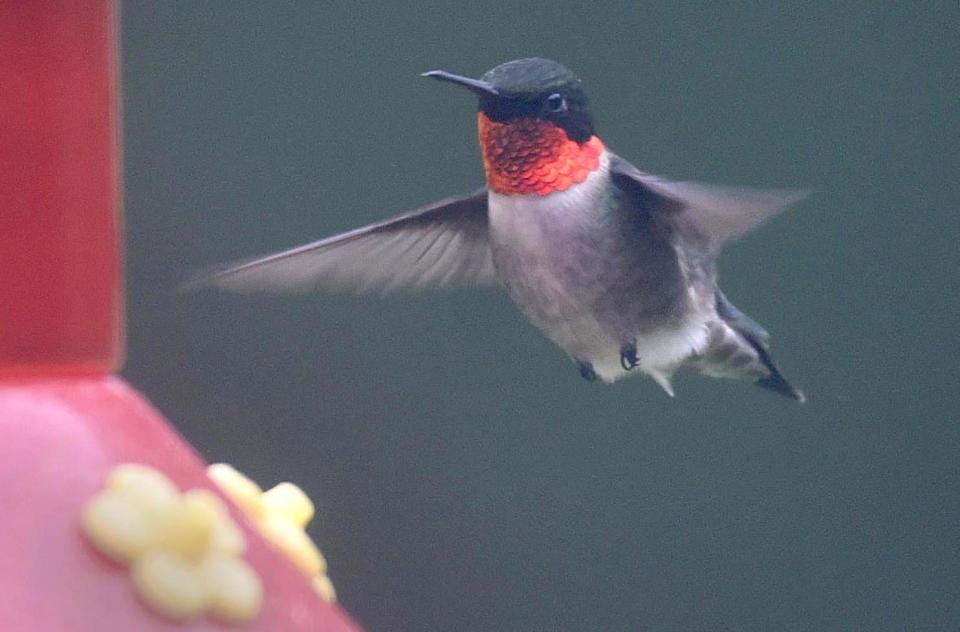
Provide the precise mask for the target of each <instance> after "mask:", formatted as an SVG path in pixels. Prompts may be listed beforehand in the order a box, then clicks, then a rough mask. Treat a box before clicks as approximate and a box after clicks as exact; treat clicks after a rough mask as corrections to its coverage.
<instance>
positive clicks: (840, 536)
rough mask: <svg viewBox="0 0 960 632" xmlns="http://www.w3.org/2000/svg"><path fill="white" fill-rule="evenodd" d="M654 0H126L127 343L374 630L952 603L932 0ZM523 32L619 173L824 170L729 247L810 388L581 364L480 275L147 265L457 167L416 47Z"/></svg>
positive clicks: (464, 121) (357, 208) (316, 231)
mask: <svg viewBox="0 0 960 632" xmlns="http://www.w3.org/2000/svg"><path fill="white" fill-rule="evenodd" d="M679 5H680V3H657V4H650V5H646V4H643V5H641V4H638V3H634V2H616V1H615V0H603V1H600V2H596V3H570V2H552V3H549V4H544V5H541V6H538V7H532V6H529V4H528V3H525V2H497V3H483V2H476V3H448V4H444V3H418V4H416V5H415V6H414V5H410V4H408V3H395V4H394V3H385V2H353V3H337V4H331V3H326V2H299V3H290V2H272V3H262V2H256V3H255V2H237V3H234V2H190V3H186V2H184V3H173V2H164V3H155V2H145V1H132V0H131V1H127V2H124V3H123V64H124V66H123V84H124V108H125V129H124V135H125V152H126V176H125V177H126V209H127V210H126V224H127V236H128V242H127V248H128V253H127V260H128V283H129V314H128V322H129V359H128V362H127V365H126V369H125V371H124V374H125V375H126V376H127V377H128V378H129V379H130V380H131V381H132V382H133V383H134V384H135V385H137V386H138V387H140V388H141V389H142V390H143V391H144V392H146V394H147V395H148V396H149V397H151V398H152V400H153V401H154V402H155V403H156V404H157V406H158V407H159V408H160V409H162V410H163V411H164V412H165V413H166V414H167V415H169V417H170V418H171V419H173V420H174V421H175V422H176V423H177V424H178V425H179V427H180V428H181V430H182V432H183V433H184V434H185V435H186V437H187V438H188V439H189V440H191V441H192V442H193V443H194V444H195V445H196V446H197V448H198V449H199V450H200V451H201V452H202V453H203V454H204V455H205V456H206V457H207V458H208V459H210V460H226V461H229V462H230V463H233V464H234V465H236V466H237V467H238V468H240V469H241V470H243V471H244V472H246V473H248V474H249V475H251V476H252V477H253V478H255V479H256V480H258V481H259V482H261V483H263V484H265V485H270V484H273V483H275V482H277V481H279V480H284V479H289V480H292V481H295V482H296V483H298V484H300V485H301V486H302V487H303V488H304V489H306V490H307V492H308V493H309V494H310V496H311V497H312V498H313V499H314V500H315V501H316V503H317V506H318V512H319V516H318V518H317V519H316V522H315V524H314V525H313V526H312V527H311V533H312V534H313V536H314V537H315V538H316V539H317V541H318V542H319V543H320V545H321V547H322V549H323V551H324V552H325V553H326V554H327V556H328V558H329V560H330V565H331V570H330V574H331V576H332V578H333V580H334V582H335V584H336V586H337V588H338V590H339V592H340V595H341V599H342V603H343V604H344V605H345V607H346V608H347V609H348V610H349V611H350V612H351V613H352V614H353V615H354V616H355V617H356V618H357V619H358V620H359V621H360V622H361V623H362V624H364V625H365V626H367V627H368V628H369V629H370V630H371V631H381V630H458V631H473V630H687V631H692V630H872V631H874V630H947V629H957V628H958V625H960V624H958V621H960V578H958V575H960V570H958V569H960V538H958V524H960V492H958V483H960V423H958V422H960V395H958V380H957V358H958V354H960V333H958V318H957V312H958V307H960V248H958V238H960V221H958V212H960V195H958V187H957V179H958V177H957V174H958V172H960V160H958V149H957V144H958V139H960V129H958V114H960V112H958V97H960V85H958V79H957V67H958V62H960V56H958V47H960V44H958V41H960V40H958V37H957V25H958V24H960V5H958V4H957V3H956V2H949V3H948V2H942V3H916V4H908V3H898V4H895V3H880V2H861V3H855V2H848V3H835V2H826V1H819V2H811V3H794V6H792V7H790V6H786V5H785V4H784V3H729V4H728V3H718V4H710V5H709V6H707V3H700V4H695V5H690V4H687V5H685V6H679ZM531 55H539V56H546V57H550V58H555V59H557V60H559V61H561V62H563V63H565V64H566V65H568V66H569V67H571V68H572V69H573V70H574V71H575V72H577V73H578V74H579V75H580V76H581V77H582V78H583V80H584V82H585V86H586V88H587V90H588V92H589V94H590V95H591V98H592V101H593V106H594V112H595V115H596V120H597V126H598V131H599V133H600V134H601V136H602V137H603V138H604V139H605V141H606V142H607V144H608V145H609V146H610V147H611V148H613V149H614V150H615V151H617V152H618V153H620V154H622V155H623V156H625V157H627V158H628V159H630V160H632V161H634V162H635V163H636V164H637V165H638V166H640V167H641V168H643V169H645V170H647V171H652V172H655V173H662V174H667V175H670V176H674V177H678V178H691V179H699V180H706V181H715V182H720V183H730V184H756V185H766V186H791V185H802V186H811V187H814V188H816V189H817V193H816V195H815V196H814V197H812V198H811V199H809V200H808V201H806V202H804V203H803V204H802V205H800V206H799V207H797V208H796V209H795V210H793V211H791V212H790V213H789V214H788V215H786V216H784V217H782V218H780V219H779V220H777V221H776V222H774V223H772V224H771V225H769V226H767V227H765V228H764V229H762V230H761V231H760V232H759V233H757V234H755V235H753V236H752V237H750V238H748V239H747V240H745V241H742V242H740V243H738V244H735V245H734V246H733V247H731V248H730V249H729V250H728V251H727V253H726V256H725V257H724V259H723V260H722V265H721V271H722V279H723V286H724V288H725V290H726V292H727V294H728V295H729V296H730V297H731V298H732V300H734V301H735V302H736V303H737V305H738V306H740V307H741V308H742V309H744V310H745V311H747V312H748V313H749V314H751V315H753V316H754V317H755V318H757V319H758V320H759V321H760V322H761V323H763V324H764V325H765V326H767V327H768V328H769V329H770V330H771V332H772V333H773V336H774V338H773V345H774V347H773V349H774V354H775V357H776V358H777V359H778V360H779V362H780V364H781V365H782V368H783V369H784V371H785V372H786V373H787V375H788V376H790V377H791V378H793V379H794V380H795V381H796V382H797V384H798V385H800V386H801V387H803V388H804V390H805V391H806V392H807V394H808V397H809V403H807V404H806V405H803V406H801V405H797V404H796V403H794V402H791V401H788V400H786V399H780V398H777V397H775V396H772V395H770V394H768V393H766V392H763V391H761V390H760V389H756V388H754V387H752V386H751V385H749V384H747V383H738V382H729V381H717V380H707V379H702V378H698V377H695V376H693V375H684V376H680V379H678V380H677V383H676V389H677V395H678V396H677V398H676V399H675V400H670V399H669V398H667V397H666V396H665V395H664V394H663V393H662V392H660V390H659V389H658V387H657V386H656V385H655V384H654V383H653V382H652V381H649V380H641V379H630V380H625V381H623V382H620V383H618V384H616V385H614V386H603V385H598V384H588V383H587V382H584V381H583V380H582V379H580V377H579V376H578V375H577V372H576V370H575V369H574V368H573V367H572V366H571V365H570V363H569V362H568V360H567V358H566V357H565V356H564V355H563V354H562V353H561V352H560V351H558V350H557V349H556V348H554V347H553V346H552V344H550V343H549V342H548V341H547V340H546V339H545V338H544V337H542V336H541V335H540V334H539V333H538V332H537V331H536V330H535V329H534V328H533V327H532V326H531V325H529V324H528V323H527V322H526V321H525V320H524V319H523V318H522V317H521V316H520V315H519V313H518V312H517V311H516V310H515V309H514V308H513V306H512V304H511V303H510V302H509V300H508V299H507V298H506V297H505V296H503V295H501V294H499V293H497V292H496V291H492V290H486V291H473V292H471V291H451V292H436V293H425V294H421V295H415V296H392V297H387V298H379V297H376V296H370V297H352V296H346V295H311V296H299V297H287V298H283V297H271V296H231V295H226V294H218V293H216V292H206V293H201V294H194V295H180V294H177V293H176V286H177V284H178V283H180V282H182V281H183V280H184V279H185V278H187V277H188V276H189V274H190V273H191V272H192V271H194V270H195V269H196V268H198V267H202V266H205V265H208V264H212V263H217V262H223V261H230V260H234V259H237V258H242V257H247V256H250V255H255V254H262V253H265V252H268V251H271V250H275V249H280V248H285V247H289V246H293V245H297V244H300V243H302V242H306V241H310V240H313V239H316V238H319V237H321V236H324V235H327V234H329V233H332V232H334V231H339V230H342V229H347V228H351V227H354V226H357V225H360V224H363V223H366V222H370V221H374V220H378V219H383V218H386V217H389V216H391V215H393V214H396V213H398V212H399V211H402V210H406V209H410V208H413V207H416V206H418V205H420V204H423V203H426V202H428V201H431V200H433V199H435V198H438V197H441V196H445V195H449V194H453V193H457V192H461V191H466V190H469V189H471V188H472V187H475V186H477V185H478V184H480V183H481V182H482V177H483V174H482V168H481V163H480V158H479V153H478V150H477V147H476V139H475V136H476V130H475V108H476V106H475V102H474V100H473V99H472V98H471V97H470V96H469V95H467V94H465V93H463V92H462V91H459V90H456V89H454V88H451V87H449V86H442V85H440V84H437V83H435V82H430V81H428V80H426V79H421V78H420V77H418V73H420V72H422V71H425V70H429V69H433V68H445V69H447V70H451V71H454V72H459V73H463V74H468V75H472V76H478V75H479V74H481V73H482V72H483V71H485V70H486V69H488V68H489V67H492V66H494V65H496V64H498V63H500V62H503V61H506V60H509V59H512V58H516V57H525V56H531Z"/></svg>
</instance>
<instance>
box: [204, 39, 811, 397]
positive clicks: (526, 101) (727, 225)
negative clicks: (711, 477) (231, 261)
mask: <svg viewBox="0 0 960 632" xmlns="http://www.w3.org/2000/svg"><path fill="white" fill-rule="evenodd" d="M423 76H426V77H432V78H434V79H438V80H440V81H445V82H449V83H453V84H457V85H459V86H462V87H464V88H466V89H467V90H470V91H471V92H472V93H473V94H474V95H476V97H477V98H478V99H479V113H478V122H479V136H480V149H481V152H482V154H483V165H484V169H485V171H486V181H487V185H486V186H485V187H484V188H482V189H479V190H477V191H474V192H473V193H469V194H467V195H462V196H458V197H451V198H447V199H443V200H440V201H438V202H434V203H433V204H429V205H427V206H425V207H423V208H420V209H418V210H415V211H413V212H410V213H407V214H405V215H401V216H399V217H396V218H394V219H389V220H386V221H384V222H381V223H377V224H372V225H370V226H364V227H362V228H357V229H355V230H352V231H349V232H346V233H342V234H340V235H334V236H332V237H328V238H326V239H322V240H320V241H316V242H313V243H309V244H306V245H303V246H300V247H299V248H294V249H292V250H287V251H284V252H279V253H276V254H272V255H269V256H266V257H263V258H259V259H254V260H251V261H247V262H243V263H239V264H235V265H233V266H230V267H227V268H224V269H222V270H220V271H218V272H214V273H212V274H209V275H207V276H205V277H203V278H202V279H200V281H199V284H200V285H213V286H217V287H221V288H225V289H229V290H245V291H248V290H274V291H277V290H281V291H303V290H311V289H318V288H327V289H333V288H339V289H344V288H349V289H355V290H368V289H375V288H379V289H382V290H388V291H389V290H398V289H403V288H423V287H432V286H454V285H480V284H495V283H499V284H500V285H501V286H502V287H503V288H504V289H505V290H506V291H507V293H508V294H509V295H510V297H511V298H512V299H513V300H514V302H515V303H516V304H517V306H518V307H519V308H520V311H522V312H523V313H524V314H525V315H526V316H527V318H529V319H530V320H531V321H532V322H533V324H535V325H536V326H537V327H539V328H540V329H541V330H543V332H544V333H545V334H546V335H547V336H549V337H550V339H551V340H553V341H554V342H555V343H556V344H557V345H558V346H559V347H560V348H561V349H563V351H565V352H566V353H567V355H568V356H569V357H570V358H571V359H572V361H573V363H574V364H575V366H576V367H577V369H578V371H579V372H580V375H581V376H582V377H583V378H585V379H587V380H590V381H593V380H596V378H598V377H599V378H600V379H601V380H603V381H605V382H613V381H614V380H617V379H619V378H621V377H623V376H625V375H628V374H630V373H631V372H632V371H634V370H635V369H636V370H638V371H640V372H643V373H646V374H648V375H650V376H651V377H652V378H653V379H654V380H656V382H657V383H658V384H659V385H660V386H661V387H662V388H663V389H664V390H665V391H666V392H667V393H668V394H669V395H671V396H673V388H672V386H671V383H670V379H671V376H672V374H673V373H674V371H676V370H677V369H678V368H680V367H682V366H692V367H694V368H697V369H699V370H700V371H701V372H702V373H704V374H706V375H710V376H714V377H735V378H747V379H751V380H754V381H755V382H756V383H757V384H758V385H759V386H762V387H764V388H767V389H770V390H772V391H774V392H776V393H779V394H781V395H785V396H787V397H791V398H793V399H796V400H799V401H803V400H804V396H803V394H802V393H801V392H800V391H799V390H798V389H796V388H794V387H793V386H792V385H791V384H790V383H789V382H788V381H787V380H786V379H785V378H784V377H783V375H782V374H781V373H780V371H779V370H778V369H777V367H776V366H775V365H774V363H773V361H772V360H771V358H770V355H769V353H768V350H767V349H768V345H767V342H768V334H767V332H766V331H765V330H764V329H763V328H762V327H761V326H760V325H758V324H757V323H756V322H754V321H753V320H752V319H751V318H749V317H748V316H747V315H745V314H744V313H743V312H741V311H740V310H738V309H737V308H736V307H734V306H733V304H732V303H730V301H729V300H727V298H726V297H725V296H724V294H723V292H721V291H720V288H719V287H718V286H717V270H716V263H715V262H716V259H717V256H718V255H719V253H720V250H721V249H722V248H723V246H724V245H725V244H726V243H727V242H729V241H730V240H732V239H735V238H737V237H740V236H742V235H744V234H746V233H748V232H750V231H751V230H753V229H754V228H756V227H757V226H759V225H760V224H762V223H763V222H764V221H766V220H768V219H770V218H771V217H773V216H774V215H776V214H777V213H779V212H780V211H782V210H783V209H785V208H786V207H787V206H789V205H790V204H792V203H794V202H796V201H798V200H800V199H801V198H802V197H804V195H805V193H804V192H803V191H800V190H786V189H780V190H772V189H767V190H760V189H742V188H726V187H715V186H709V185H704V184H698V183H694V182H677V181H671V180H667V179H664V178H661V177H658V176H654V175H650V174H647V173H644V172H642V171H640V170H638V169H637V168H636V167H634V166H633V165H631V164H630V163H629V162H627V161H626V160H624V159H623V158H620V157H619V156H617V155H616V154H614V153H612V152H611V151H609V150H608V149H607V148H606V146H605V145H604V143H603V141H601V140H600V138H599V137H598V136H597V135H596V134H595V132H594V126H593V118H592V116H591V112H590V107H589V105H588V102H587V97H586V94H585V93H584V91H583V88H582V87H581V83H580V80H579V79H578V78H577V77H576V76H575V75H574V74H573V73H572V72H570V71H569V70H567V69H566V68H565V67H564V66H562V65H560V64H558V63H557V62H554V61H550V60H547V59H539V58H531V59H518V60H514V61H510V62H507V63H504V64H501V65H499V66H497V67H496V68H493V69H492V70H490V71H488V72H487V73H486V74H484V75H483V77H482V78H480V79H471V78H468V77H463V76H460V75H455V74H452V73H449V72H446V71H443V70H433V71H430V72H426V73H424V74H423Z"/></svg>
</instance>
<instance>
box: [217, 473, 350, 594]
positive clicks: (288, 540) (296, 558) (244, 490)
mask: <svg viewBox="0 0 960 632" xmlns="http://www.w3.org/2000/svg"><path fill="white" fill-rule="evenodd" d="M207 474H208V475H209V476H210V478H211V480H213V482H215V483H216V484H217V486H218V487H219V488H220V490H221V491H222V492H223V493H224V494H226V495H227V497H229V498H230V500H232V501H233V502H234V503H236V504H237V506H238V507H241V508H242V509H243V510H244V511H245V512H246V513H247V516H249V518H250V520H251V521H252V522H253V523H254V525H256V527H257V529H258V530H259V531H260V533H261V534H262V535H263V537H264V538H266V539H267V540H268V541H269V542H271V543H272V544H273V545H274V546H276V547H277V548H278V549H280V550H281V551H283V552H284V553H285V554H286V555H287V557H288V558H290V560H291V561H292V562H293V563H294V564H295V565H296V566H297V568H299V569H300V570H301V571H303V573H304V574H305V575H307V576H308V577H310V578H311V584H312V585H313V588H314V590H315V591H316V592H317V594H318V595H320V596H321V597H322V598H323V599H324V600H326V601H328V602H331V603H332V602H334V601H336V599H337V596H336V591H334V588H333V583H332V582H331V581H330V578H329V577H328V576H327V560H326V559H325V558H324V557H323V554H322V553H320V549H318V548H317V545H316V544H314V543H313V540H311V539H310V536H308V535H307V532H306V531H305V528H306V526H307V525H308V524H309V523H310V521H311V520H312V519H313V515H314V507H313V503H312V502H311V501H310V499H309V498H308V497H307V495H306V494H304V493H303V490H302V489H300V488H299V487H297V486H296V485H294V484H293V483H280V484H278V485H276V486H275V487H272V488H270V489H268V490H267V491H263V490H262V489H261V488H260V486H259V485H257V484H256V483H254V482H253V481H252V480H250V479H249V478H247V477H246V476H244V475H243V474H241V473H240V472H238V471H237V470H236V469H235V468H234V467H232V466H230V465H227V464H226V463H214V464H213V465H211V466H210V467H208V468H207Z"/></svg>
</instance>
